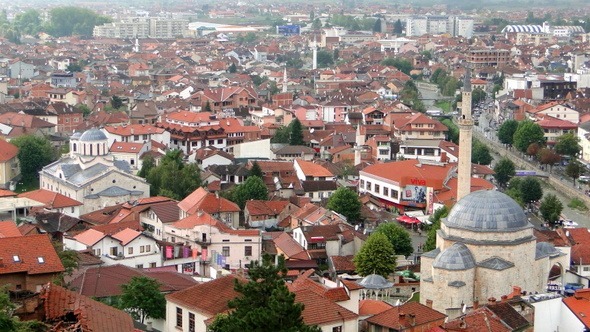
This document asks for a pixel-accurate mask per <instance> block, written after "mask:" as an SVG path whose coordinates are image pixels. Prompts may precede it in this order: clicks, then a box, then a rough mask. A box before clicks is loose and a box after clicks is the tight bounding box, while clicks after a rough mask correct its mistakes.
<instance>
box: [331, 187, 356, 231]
mask: <svg viewBox="0 0 590 332" xmlns="http://www.w3.org/2000/svg"><path fill="white" fill-rule="evenodd" d="M326 207H327V208H328V209H330V210H332V211H335V212H338V213H340V214H341V215H343V216H345V217H346V220H347V221H348V222H349V223H351V224H356V223H357V222H358V221H359V220H360V218H361V207H362V204H361V201H360V200H359V197H358V195H357V194H356V193H355V192H354V191H352V190H351V189H348V188H345V187H340V188H338V189H336V191H335V192H334V194H332V196H331V197H330V199H329V200H328V204H327V205H326Z"/></svg>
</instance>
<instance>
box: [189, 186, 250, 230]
mask: <svg viewBox="0 0 590 332" xmlns="http://www.w3.org/2000/svg"><path fill="white" fill-rule="evenodd" d="M178 207H179V208H180V217H179V218H180V219H182V218H186V217H187V216H190V215H193V214H196V213H197V212H199V211H202V212H205V213H209V214H211V215H212V216H213V217H215V218H218V219H219V220H221V221H223V222H224V223H225V224H226V225H228V226H229V227H233V228H238V226H239V213H240V207H239V206H238V205H236V203H234V202H232V201H230V200H227V199H225V198H223V197H219V196H218V195H216V194H214V193H210V192H208V191H207V190H205V189H204V188H202V187H199V188H197V189H196V190H195V191H193V192H192V193H191V194H190V195H188V196H187V197H186V198H185V199H183V200H182V201H180V202H179V203H178Z"/></svg>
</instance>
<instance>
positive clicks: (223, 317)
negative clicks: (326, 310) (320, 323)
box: [208, 254, 321, 332]
mask: <svg viewBox="0 0 590 332" xmlns="http://www.w3.org/2000/svg"><path fill="white" fill-rule="evenodd" d="M286 274H287V269H286V268H285V259H284V257H283V256H279V257H278V264H277V265H274V264H273V259H272V257H271V256H270V255H266V254H265V255H264V256H263V258H262V262H258V261H253V262H252V263H250V268H249V269H248V276H249V281H248V282H243V281H238V280H236V282H235V285H234V289H235V290H236V292H238V293H240V295H239V296H238V297H237V298H235V299H233V300H231V301H230V302H229V307H230V308H231V309H233V310H230V311H229V313H223V314H219V315H218V316H217V317H216V318H215V320H214V321H213V323H212V324H211V325H210V326H209V329H208V330H209V331H211V332H243V331H277V332H319V331H321V330H320V328H318V327H317V326H308V325H306V324H305V323H304V322H303V318H302V317H301V313H302V312H303V304H301V303H296V302H295V294H294V293H291V292H289V289H288V288H287V286H286V285H285V282H284V280H283V279H282V278H283V276H285V275H286Z"/></svg>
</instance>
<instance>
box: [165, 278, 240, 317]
mask: <svg viewBox="0 0 590 332" xmlns="http://www.w3.org/2000/svg"><path fill="white" fill-rule="evenodd" d="M236 279H237V280H238V281H240V282H245V281H246V280H245V279H242V278H239V277H237V276H234V275H229V276H225V277H221V278H218V279H215V280H212V281H209V282H205V283H202V284H199V285H195V286H193V287H190V288H187V289H184V290H181V291H178V292H176V293H173V294H168V295H166V300H167V301H170V302H172V303H176V304H180V305H182V306H186V307H188V308H189V309H192V310H196V311H198V312H200V313H203V314H205V315H208V316H209V317H213V316H215V315H217V314H219V313H222V312H225V311H227V310H229V306H228V302H229V301H230V300H233V299H234V298H236V297H238V296H239V295H240V293H238V292H236V291H235V290H234V280H236Z"/></svg>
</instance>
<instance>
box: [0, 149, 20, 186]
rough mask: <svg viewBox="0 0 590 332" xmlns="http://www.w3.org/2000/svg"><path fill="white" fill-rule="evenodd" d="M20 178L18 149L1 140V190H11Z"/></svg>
mask: <svg viewBox="0 0 590 332" xmlns="http://www.w3.org/2000/svg"><path fill="white" fill-rule="evenodd" d="M19 177H20V164H19V162H18V148H17V147H16V146H14V145H12V144H10V143H8V142H6V141H5V140H3V139H0V188H9V187H10V183H11V182H13V181H16V180H17V179H18V178H19ZM13 190H14V188H13Z"/></svg>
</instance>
